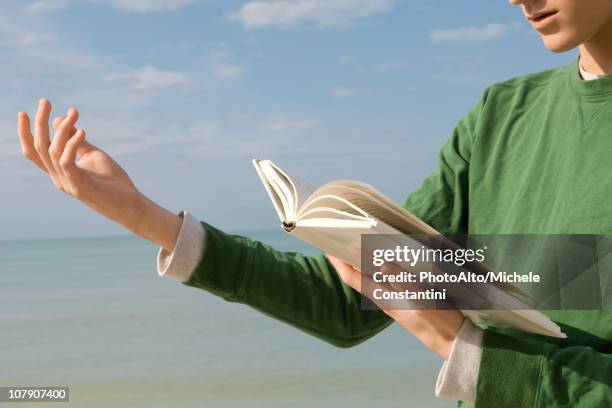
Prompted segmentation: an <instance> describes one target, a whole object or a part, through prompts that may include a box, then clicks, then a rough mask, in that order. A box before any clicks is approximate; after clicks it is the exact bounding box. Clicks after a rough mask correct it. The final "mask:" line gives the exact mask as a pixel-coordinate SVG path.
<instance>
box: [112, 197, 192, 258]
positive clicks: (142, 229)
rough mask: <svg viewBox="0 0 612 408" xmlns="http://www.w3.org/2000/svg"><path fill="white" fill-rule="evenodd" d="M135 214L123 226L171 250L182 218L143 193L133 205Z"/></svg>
mask: <svg viewBox="0 0 612 408" xmlns="http://www.w3.org/2000/svg"><path fill="white" fill-rule="evenodd" d="M135 208H136V209H137V214H136V215H135V216H134V217H133V218H131V219H128V220H126V224H127V225H125V224H124V226H125V227H126V228H128V229H129V230H130V231H132V232H133V233H134V234H136V235H138V236H139V237H142V238H144V239H146V240H148V241H151V242H153V243H155V244H157V245H158V246H160V247H162V248H163V249H165V250H166V251H168V252H173V251H174V248H175V245H176V241H177V238H178V235H179V231H180V229H181V225H182V223H183V220H182V218H181V217H180V216H179V215H177V214H174V213H172V212H170V211H168V210H167V209H165V208H163V207H161V206H160V205H158V204H157V203H155V202H153V201H152V200H150V199H149V198H148V197H146V196H144V195H142V194H141V195H140V198H139V199H138V204H137V205H136V206H135Z"/></svg>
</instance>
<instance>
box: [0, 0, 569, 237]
mask: <svg viewBox="0 0 612 408" xmlns="http://www.w3.org/2000/svg"><path fill="white" fill-rule="evenodd" d="M575 55H576V52H575V51H572V52H569V53H565V54H561V55H555V54H552V53H550V52H548V51H546V50H545V49H544V48H543V46H542V45H541V42H540V40H539V38H538V36H537V35H536V34H535V33H534V32H533V31H532V30H531V29H530V27H529V26H528V24H527V23H526V22H525V21H524V20H523V17H522V14H521V12H520V10H519V9H518V8H517V7H514V6H510V5H509V4H508V3H507V2H506V1H502V0H499V1H490V0H486V1H485V0H479V1H470V2H457V1H451V0H445V1H442V0H283V1H280V0H269V1H238V0H223V1H221V0H203V1H197V0H41V1H17V0H5V1H3V7H2V12H1V15H0V77H1V78H2V79H1V80H0V89H2V91H3V92H2V94H3V96H2V98H1V99H0V206H1V207H0V208H1V210H2V211H0V239H22V238H45V237H65V236H82V235H88V236H90V235H114V234H122V233H123V231H122V230H121V229H120V228H119V227H117V226H115V225H113V224H112V223H110V222H109V221H106V220H104V219H102V218H101V217H99V216H97V215H96V214H93V213H92V212H91V211H90V210H88V209H87V208H85V207H84V206H83V205H81V204H80V203H78V202H75V201H74V200H72V199H71V198H69V197H67V196H65V195H63V194H62V193H60V192H59V191H56V190H54V189H53V186H52V184H51V182H50V181H49V180H48V179H47V178H46V177H45V176H44V175H43V174H42V173H40V171H39V170H38V169H37V168H35V167H34V166H33V165H31V164H30V163H28V162H26V161H25V160H23V159H22V158H21V157H20V153H19V147H18V141H17V136H16V132H15V117H16V113H17V112H18V111H20V110H25V111H28V112H30V113H33V112H34V109H35V107H36V103H37V100H38V99H39V98H40V97H47V98H49V99H50V100H51V101H52V102H53V103H54V111H55V112H57V113H58V114H59V113H63V112H65V110H66V109H67V108H69V107H71V106H75V107H77V108H78V109H79V110H80V112H81V119H80V126H81V127H83V128H85V129H86V130H87V133H88V138H89V140H90V141H91V142H92V143H94V144H97V145H98V146H100V147H102V148H103V149H104V150H106V151H108V152H109V153H111V154H112V155H113V156H114V157H115V158H116V159H117V160H118V161H119V162H120V163H121V164H122V165H123V166H124V167H125V168H126V170H127V171H128V172H129V174H130V175H131V176H132V178H133V180H134V181H135V182H136V184H137V185H138V186H139V188H140V189H141V190H142V191H143V192H144V193H146V194H147V195H149V196H150V197H151V198H153V199H154V200H156V201H158V202H159V203H160V204H162V205H164V206H165V207H167V208H169V209H171V210H173V211H178V210H181V209H188V210H189V211H190V212H192V213H193V214H194V215H196V216H197V217H199V218H200V219H203V220H206V221H208V222H210V223H212V224H214V225H216V226H219V227H221V228H225V229H231V230H248V229H259V228H271V227H275V226H276V224H277V223H278V219H277V218H276V215H275V214H274V211H273V208H272V205H271V203H270V202H269V200H268V198H267V196H266V194H265V192H264V190H263V188H262V186H261V185H260V184H259V181H258V179H257V176H256V174H255V172H254V170H253V169H252V167H251V164H250V159H251V158H253V157H259V158H270V159H273V160H275V161H276V162H278V164H280V165H281V166H282V167H284V168H286V169H287V170H288V171H289V172H293V173H297V174H299V175H301V176H302V177H304V178H306V179H309V180H310V181H311V182H313V183H323V182H325V181H329V180H332V179H337V178H351V179H356V180H362V181H366V182H368V183H371V184H373V185H375V186H376V187H378V188H379V189H380V190H382V191H383V192H385V193H386V194H388V195H389V196H391V197H392V198H393V199H395V200H397V201H402V200H403V199H404V197H405V196H406V194H407V193H409V192H410V191H411V190H413V189H414V188H416V187H417V186H418V185H419V183H420V182H421V181H422V180H423V178H424V177H425V176H426V175H427V174H428V173H430V172H431V171H432V170H433V168H434V166H435V161H436V154H437V151H438V150H439V149H440V147H441V146H442V144H443V143H444V141H445V140H446V139H447V138H448V137H449V136H450V134H451V132H452V129H453V126H454V125H455V124H456V122H457V121H458V120H459V118H460V117H461V116H462V115H463V114H464V113H465V112H466V111H467V110H468V109H469V107H470V106H471V105H472V104H474V103H475V102H476V100H477V99H478V97H479V95H480V94H481V93H482V91H483V90H484V89H485V87H486V86H487V85H490V84H492V83H494V82H496V81H500V80H504V79H507V78H510V77H513V76H517V75H523V74H526V73H529V72H534V71H539V70H543V69H547V68H551V67H554V66H558V65H562V64H566V63H569V62H570V61H571V60H572V59H573V58H575Z"/></svg>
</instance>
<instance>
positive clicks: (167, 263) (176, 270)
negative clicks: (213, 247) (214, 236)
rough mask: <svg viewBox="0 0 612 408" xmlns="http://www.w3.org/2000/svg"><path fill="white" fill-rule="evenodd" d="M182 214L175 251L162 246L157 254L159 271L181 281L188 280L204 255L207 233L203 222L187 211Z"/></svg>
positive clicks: (162, 274)
mask: <svg viewBox="0 0 612 408" xmlns="http://www.w3.org/2000/svg"><path fill="white" fill-rule="evenodd" d="M180 215H181V216H182V217H183V225H182V226H181V231H180V232H179V236H178V239H177V241H176V245H175V247H174V252H172V253H170V252H168V251H166V250H164V249H163V248H160V250H159V253H158V254H157V273H159V275H160V276H164V277H166V278H172V279H176V280H178V281H179V282H187V281H188V280H189V278H190V277H191V274H192V273H193V271H194V270H195V268H196V266H198V263H199V262H200V261H201V260H202V257H203V256H204V245H205V244H206V233H205V230H204V228H203V227H202V224H201V223H200V222H199V221H198V220H197V219H195V218H194V217H192V216H191V215H190V214H189V213H187V211H183V212H182V213H181V214H180Z"/></svg>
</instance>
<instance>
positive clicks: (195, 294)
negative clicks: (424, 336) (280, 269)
mask: <svg viewBox="0 0 612 408" xmlns="http://www.w3.org/2000/svg"><path fill="white" fill-rule="evenodd" d="M249 235H250V236H253V237H256V238H258V239H260V240H262V241H265V242H267V243H270V244H272V245H274V246H275V247H276V248H278V249H281V250H292V251H302V252H313V251H312V250H311V249H309V248H307V247H305V246H304V245H303V244H302V243H300V242H299V241H297V240H293V239H292V238H290V237H288V236H285V235H284V234H282V233H281V232H276V231H274V232H257V233H250V234H249ZM156 252H157V248H155V247H154V246H153V245H150V244H148V243H146V242H143V241H140V240H138V239H136V238H95V239H93V238H87V239H65V240H45V241H19V242H0V386H13V385H32V386H35V385H69V386H70V387H71V402H70V403H69V404H66V405H65V406H69V407H81V406H83V407H85V406H86V407H170V406H172V407H201V406H211V407H216V406H223V407H225V406H236V407H241V406H244V407H247V406H248V407H275V406H283V407H284V406H287V405H288V404H291V405H292V406H304V407H306V406H308V407H311V406H330V407H331V406H344V405H347V404H350V405H352V406H354V407H371V406H372V405H373V404H375V405H376V406H389V407H396V406H397V407H409V406H419V407H449V406H454V405H455V403H454V402H448V401H440V400H438V399H436V398H435V397H434V396H433V390H434V384H435V378H436V375H437V371H438V369H439V367H440V364H441V363H440V361H439V360H438V358H437V357H435V356H433V355H432V354H431V353H429V352H427V351H426V350H425V348H424V347H422V346H421V345H420V344H418V343H417V342H416V341H415V340H414V339H413V338H412V337H411V336H410V335H408V334H407V333H405V332H404V331H403V330H401V328H399V327H398V326H397V325H394V326H392V327H390V328H388V329H387V330H385V331H384V332H383V333H381V334H379V335H378V336H376V337H375V338H373V339H371V340H369V341H368V342H366V343H364V344H362V345H360V346H358V347H354V348H351V349H338V348H335V347H332V346H330V345H327V344H326V343H323V342H321V341H320V340H317V339H314V338H311V337H309V336H307V335H304V334H302V333H301V332H298V331H297V330H295V329H292V328H291V327H289V326H286V325H284V324H283V323H280V322H277V321H275V320H273V319H270V318H267V317H265V316H263V315H261V314H259V313H257V312H255V311H253V310H251V309H249V308H248V307H246V306H244V305H237V304H231V303H228V302H225V301H223V300H221V299H218V298H215V297H214V296H212V295H210V294H208V293H207V292H204V291H200V290H197V289H193V288H189V287H186V286H184V285H181V284H179V283H175V282H174V281H170V280H168V279H163V278H160V277H158V276H157V273H156V270H155V257H156ZM52 405H53V407H57V408H59V407H60V406H62V404H52ZM1 406H5V404H0V407H1ZM19 406H20V407H24V408H25V407H26V406H28V405H27V404H19ZM38 406H39V407H40V406H41V405H40V404H39V405H38Z"/></svg>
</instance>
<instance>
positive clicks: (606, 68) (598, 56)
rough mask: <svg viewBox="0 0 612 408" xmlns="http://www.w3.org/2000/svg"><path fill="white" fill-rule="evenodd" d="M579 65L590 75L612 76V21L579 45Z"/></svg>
mask: <svg viewBox="0 0 612 408" xmlns="http://www.w3.org/2000/svg"><path fill="white" fill-rule="evenodd" d="M580 64H581V65H582V67H583V68H584V70H585V71H587V72H590V73H592V74H598V75H600V74H612V21H610V22H608V24H606V25H605V26H603V27H602V29H601V30H599V32H598V33H597V34H595V35H594V36H593V37H592V38H591V39H590V40H588V41H586V42H584V43H583V44H582V45H580Z"/></svg>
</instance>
